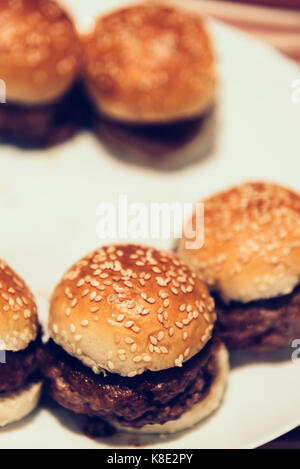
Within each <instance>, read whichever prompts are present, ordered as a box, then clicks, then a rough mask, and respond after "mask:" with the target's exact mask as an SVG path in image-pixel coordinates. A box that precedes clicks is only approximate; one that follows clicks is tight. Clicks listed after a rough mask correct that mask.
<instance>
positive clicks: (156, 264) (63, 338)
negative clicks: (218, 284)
mask: <svg viewBox="0 0 300 469" xmlns="http://www.w3.org/2000/svg"><path fill="white" fill-rule="evenodd" d="M214 321H215V313H214V302H213V300H212V298H211V297H210V296H209V294H208V291H207V288H206V287H205V286H204V284H203V283H202V282H201V281H200V280H199V279H198V278H197V277H196V275H195V273H194V272H193V271H192V270H190V268H189V267H187V266H186V265H185V264H184V263H183V262H182V261H181V260H180V259H179V258H178V257H177V256H175V255H174V254H172V253H169V252H165V251H158V250H156V249H153V248H150V247H145V246H139V245H131V244H128V245H113V246H106V247H103V248H102V249H99V250H97V251H94V252H93V253H91V254H89V255H87V256H86V257H84V258H83V259H81V260H80V261H78V262H77V263H76V264H75V265H73V267H71V269H70V270H68V271H67V273H66V274H65V275H64V277H63V278H62V280H61V282H60V283H59V284H58V286H57V287H56V289H55V291H54V293H53V297H52V301H51V307H50V318H49V332H50V335H51V337H52V338H53V339H54V341H55V342H56V343H57V344H59V345H60V346H62V347H63V348H64V349H65V350H66V351H67V352H68V353H69V354H71V355H73V356H75V357H77V358H78V359H79V360H81V361H82V362H83V363H84V364H85V365H87V366H89V367H91V368H92V369H93V371H94V372H95V373H99V372H100V371H103V370H108V371H110V372H112V373H118V374H120V375H122V376H128V377H133V376H135V375H137V374H141V373H143V372H144V371H145V370H152V371H157V370H163V369H166V368H171V367H174V366H182V363H183V362H184V361H186V360H188V359H189V358H191V357H192V356H193V355H195V354H196V353H198V352H199V351H200V350H201V349H202V348H203V347H204V345H205V344H206V342H207V341H208V339H209V338H210V337H211V333H212V329H213V324H214Z"/></svg>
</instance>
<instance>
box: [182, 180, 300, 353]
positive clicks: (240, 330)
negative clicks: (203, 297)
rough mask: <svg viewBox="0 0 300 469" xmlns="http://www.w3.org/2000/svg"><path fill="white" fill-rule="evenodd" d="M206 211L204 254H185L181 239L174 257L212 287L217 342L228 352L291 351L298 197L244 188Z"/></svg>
mask: <svg viewBox="0 0 300 469" xmlns="http://www.w3.org/2000/svg"><path fill="white" fill-rule="evenodd" d="M204 210H205V241H204V246H203V247H202V248H201V249H197V250H188V249H186V243H185V241H186V240H185V239H182V240H181V242H180V245H179V254H180V256H181V257H182V258H183V259H184V260H185V261H186V262H187V263H188V264H189V265H191V266H192V267H193V268H194V269H195V270H196V271H197V273H198V274H199V276H200V277H201V278H202V280H203V281H204V282H205V283H206V284H207V285H208V286H209V287H210V289H211V292H212V293H213V295H214V297H215V301H216V311H217V316H218V321H217V330H218V333H219V334H220V336H221V338H222V339H223V340H224V341H225V343H226V344H227V345H228V346H229V347H230V348H251V349H254V350H268V349H275V348H278V347H283V346H289V345H290V344H291V342H292V341H293V339H295V338H299V337H300V287H299V283H300V280H299V279H300V196H299V194H297V193H295V192H293V191H291V190H289V189H287V188H285V187H281V186H279V185H275V184H269V183H265V182H250V183H246V184H243V185H241V186H237V187H233V188H232V189H229V190H227V191H225V192H222V193H220V194H217V195H215V196H213V197H210V198H208V199H206V200H205V201H204ZM194 223H195V215H194V217H193V220H192V224H193V225H194ZM194 226H195V225H194Z"/></svg>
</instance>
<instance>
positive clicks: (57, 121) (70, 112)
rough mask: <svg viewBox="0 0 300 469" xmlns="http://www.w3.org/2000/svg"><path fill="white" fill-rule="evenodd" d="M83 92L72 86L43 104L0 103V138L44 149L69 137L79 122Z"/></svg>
mask: <svg viewBox="0 0 300 469" xmlns="http://www.w3.org/2000/svg"><path fill="white" fill-rule="evenodd" d="M83 101H84V102H85V96H84V92H83V91H82V89H81V86H80V85H79V84H77V85H75V86H74V87H73V88H72V89H71V90H70V91H69V92H68V93H66V95H65V96H63V97H62V98H61V99H59V100H58V101H55V102H52V103H49V104H48V103H47V104H43V105H34V106H22V105H19V104H14V103H4V104H0V139H1V140H2V141H4V142H6V143H13V144H17V145H20V146H23V147H30V148H45V147H50V146H52V145H55V144H58V143H61V142H63V141H65V140H67V139H68V138H70V137H71V136H72V135H73V134H74V133H75V132H76V131H78V129H79V127H80V126H81V125H82V123H83V120H84V117H83V116H84V114H85V105H84V104H83Z"/></svg>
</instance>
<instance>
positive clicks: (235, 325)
mask: <svg viewBox="0 0 300 469" xmlns="http://www.w3.org/2000/svg"><path fill="white" fill-rule="evenodd" d="M215 303H216V312H217V317H218V321H217V325H216V331H217V334H218V335H219V336H220V337H221V339H222V340H223V341H224V342H225V344H226V345H227V346H228V347H229V348H241V349H242V348H249V349H255V350H270V349H275V348H279V347H285V346H290V344H291V342H292V341H293V339H296V338H299V337H300V286H298V287H297V288H296V289H295V290H294V291H293V292H292V293H290V294H289V295H284V296H279V297H277V298H271V299H267V300H258V301H251V302H249V303H239V302H235V301H233V302H231V303H230V304H228V305H227V304H225V303H224V302H223V301H222V300H221V299H220V298H218V297H216V296H215Z"/></svg>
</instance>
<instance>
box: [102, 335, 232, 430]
mask: <svg viewBox="0 0 300 469" xmlns="http://www.w3.org/2000/svg"><path fill="white" fill-rule="evenodd" d="M228 371H229V357H228V352H227V349H226V347H225V346H224V345H223V344H222V345H221V347H220V349H219V351H218V354H217V374H216V377H215V379H214V381H213V382H212V384H211V388H210V391H209V394H208V395H207V396H206V397H205V398H204V399H203V400H202V401H201V402H198V404H196V405H194V406H193V407H192V408H191V409H189V410H188V411H187V412H185V413H184V414H182V416H181V417H180V418H179V419H177V420H170V421H169V422H166V423H163V424H161V425H160V424H153V425H145V426H144V427H142V428H139V429H137V428H132V427H127V426H124V425H120V424H119V423H118V422H111V423H112V425H113V426H114V427H116V428H117V429H118V430H121V431H125V432H129V433H148V434H155V433H161V434H162V433H176V432H180V431H183V430H186V429H188V428H190V427H192V426H194V425H196V423H199V422H200V421H201V420H203V419H205V418H206V417H208V416H209V415H210V414H211V413H212V412H214V411H215V410H216V409H217V408H218V407H219V406H220V404H221V401H222V398H223V394H224V391H225V387H226V381H227V375H228Z"/></svg>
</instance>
